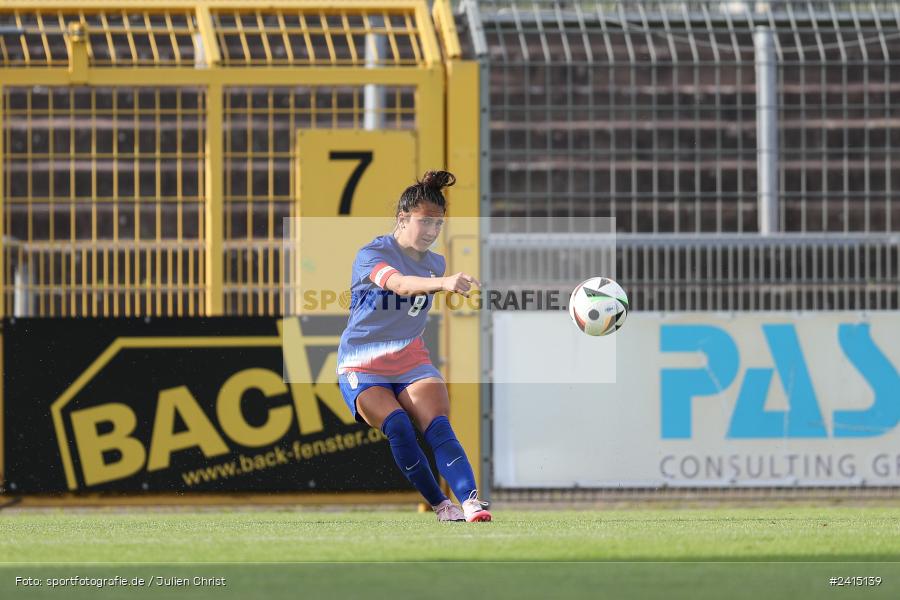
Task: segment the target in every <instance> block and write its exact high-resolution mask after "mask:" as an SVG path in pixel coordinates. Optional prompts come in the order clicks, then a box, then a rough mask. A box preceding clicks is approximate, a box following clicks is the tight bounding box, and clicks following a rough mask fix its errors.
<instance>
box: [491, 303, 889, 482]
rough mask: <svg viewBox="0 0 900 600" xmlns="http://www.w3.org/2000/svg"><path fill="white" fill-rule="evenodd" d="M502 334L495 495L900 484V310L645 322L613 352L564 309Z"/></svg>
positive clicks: (500, 329) (497, 352)
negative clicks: (561, 372)
mask: <svg viewBox="0 0 900 600" xmlns="http://www.w3.org/2000/svg"><path fill="white" fill-rule="evenodd" d="M493 326H494V336H493V343H492V346H493V347H492V357H493V368H494V372H493V381H494V382H495V383H494V385H493V417H494V424H493V441H494V443H493V459H494V485H495V486H496V487H498V488H516V487H518V488H522V487H527V488H541V487H573V486H578V487H623V486H624V487H657V486H661V485H668V486H714V487H728V486H738V487H740V486H783V485H797V486H823V485H827V486H836V485H854V486H858V485H866V486H897V485H900V427H898V423H900V376H898V367H900V314H897V313H890V312H883V313H868V314H860V313H852V312H828V313H823V312H820V313H743V314H720V313H678V314H668V315H663V314H658V313H637V314H632V315H630V316H629V319H628V322H627V323H626V324H625V326H624V328H623V329H622V330H620V331H619V332H618V333H616V334H615V335H614V336H611V337H615V340H614V342H615V344H614V345H613V344H612V343H611V342H613V340H612V339H610V338H591V337H589V336H586V335H583V334H580V333H579V336H580V337H578V338H576V340H575V342H574V343H573V341H572V336H571V335H570V334H571V330H573V329H575V326H574V325H573V324H572V323H571V321H570V320H569V316H568V314H567V313H565V312H537V311H534V312H524V311H520V312H497V313H494V314H493ZM613 347H614V348H615V349H614V354H615V356H614V357H613V358H610V349H611V348H613ZM548 363H552V364H572V365H578V369H584V368H588V369H596V373H595V374H594V376H593V377H594V382H593V383H585V381H590V380H591V379H592V377H591V376H576V377H573V378H572V379H571V382H569V383H564V382H561V381H560V378H559V377H553V378H548V379H547V380H546V383H542V382H541V381H540V380H537V379H536V377H535V373H542V372H545V371H546V365H547V364H548ZM610 363H612V364H613V365H614V367H613V369H614V376H611V375H610V373H609V368H610V367H609V365H610ZM585 365H588V366H585ZM601 381H608V383H603V382H601Z"/></svg>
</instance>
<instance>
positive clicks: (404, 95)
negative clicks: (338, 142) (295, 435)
mask: <svg viewBox="0 0 900 600" xmlns="http://www.w3.org/2000/svg"><path fill="white" fill-rule="evenodd" d="M457 46H458V44H457ZM441 60H442V54H441V50H440V48H439V47H438V44H437V38H436V36H435V32H434V28H433V23H432V21H431V19H430V17H429V14H428V11H427V6H426V4H425V3H424V2H418V1H415V0H411V1H402V2H387V3H383V4H378V3H362V4H354V5H346V6H344V5H335V6H324V5H315V4H310V3H307V2H303V1H299V0H298V2H290V1H288V2H280V3H276V4H275V5H273V6H262V5H257V6H255V7H254V6H253V5H252V3H251V4H249V5H247V6H236V5H234V4H233V3H229V2H209V3H207V2H203V3H194V4H191V5H189V6H185V7H183V8H172V7H165V6H160V7H152V6H150V5H148V4H145V3H144V4H142V3H140V2H139V1H137V0H134V1H132V0H129V1H127V2H125V3H124V4H123V5H122V6H121V7H112V6H110V7H104V6H102V5H95V6H91V7H81V6H78V5H77V3H75V2H71V3H70V2H60V3H55V4H54V6H49V7H35V6H32V5H30V4H29V3H27V2H12V3H10V4H9V5H8V6H4V7H0V71H3V72H4V74H5V75H6V79H4V84H3V88H2V93H0V97H2V102H3V107H2V113H0V130H2V132H3V136H4V137H3V145H2V150H3V154H2V159H0V162H2V167H3V178H2V182H3V183H2V186H3V193H4V195H3V200H4V202H3V209H2V210H3V212H4V215H3V216H4V224H5V229H4V235H3V258H4V259H5V260H4V261H3V267H2V270H3V274H2V276H3V277H4V280H3V283H4V285H3V290H2V291H3V296H2V297H3V300H4V304H5V306H4V308H5V314H11V315H17V316H48V317H52V316H143V315H170V316H179V315H202V314H229V315H275V314H281V312H282V307H281V305H280V299H281V295H282V294H281V285H282V272H283V268H282V265H281V264H280V250H281V240H282V235H283V232H282V231H281V224H282V220H283V218H284V217H292V216H297V213H298V205H299V202H300V198H299V197H298V196H299V186H298V182H297V173H296V170H297V161H298V156H297V151H296V148H295V143H294V142H295V141H296V132H297V131H298V130H302V129H357V130H362V129H367V130H397V129H404V130H414V131H416V132H417V133H418V132H433V131H436V130H438V129H437V128H442V127H443V124H442V117H441V115H443V108H440V107H441V106H442V103H443V102H444V99H443V96H442V93H443V84H442V79H441V78H439V77H435V76H434V75H435V74H436V73H437V72H439V71H440V72H442V70H443V66H442V64H441ZM251 72H252V74H251ZM423 98H424V100H423ZM423 106H424V107H425V108H424V114H425V115H429V116H426V117H424V118H423V109H422V107H423ZM441 130H442V129H441ZM426 137H429V136H426ZM431 137H434V136H433V135H432V136H431ZM438 145H440V144H438ZM420 154H421V155H422V156H425V155H427V156H431V155H433V153H432V152H428V153H426V152H424V151H422V152H420Z"/></svg>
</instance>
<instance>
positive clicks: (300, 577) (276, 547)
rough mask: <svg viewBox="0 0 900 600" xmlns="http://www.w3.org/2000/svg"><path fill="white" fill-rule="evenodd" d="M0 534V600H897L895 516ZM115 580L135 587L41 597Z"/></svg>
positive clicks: (54, 529) (154, 515)
mask: <svg viewBox="0 0 900 600" xmlns="http://www.w3.org/2000/svg"><path fill="white" fill-rule="evenodd" d="M0 531H2V534H0V556H2V557H3V565H2V567H0V569H2V572H0V578H2V582H0V597H3V598H7V597H11V596H10V595H9V594H15V595H16V596H17V597H18V596H22V597H32V598H39V597H46V598H50V597H55V598H58V597H61V594H64V595H65V596H66V597H67V598H74V597H84V598H88V597H90V598H105V597H108V598H118V597H127V598H132V597H138V596H140V597H150V596H153V597H161V596H162V595H166V597H169V596H171V597H185V598H188V597H189V598H242V597H249V595H252V596H254V597H256V596H258V595H259V594H264V596H261V597H266V598H280V597H289V598H331V597H335V598H348V599H349V598H369V599H371V598H382V597H384V598H391V599H392V600H393V599H397V598H427V599H429V600H430V599H434V598H454V599H459V598H467V599H468V598H517V599H522V598H680V597H684V598H723V597H726V598H729V600H730V599H734V598H749V599H753V600H771V599H773V598H791V599H798V598H807V597H808V598H820V597H827V596H834V597H840V598H842V599H843V598H847V597H865V598H896V597H900V508H885V507H882V508H873V507H866V508H861V507H823V508H813V507H804V508H799V507H788V508H741V509H738V508H716V509H677V510H676V509H659V510H649V509H635V510H569V511H527V512H526V511H520V510H504V509H503V508H502V507H497V508H496V511H495V520H494V521H493V522H492V523H473V524H469V523H437V522H436V521H435V520H434V517H433V515H431V514H417V513H414V512H411V511H380V512H372V511H369V510H342V511H321V510H296V511H295V510H284V511H279V510H272V509H266V508H260V509H258V510H246V509H239V510H229V509H222V510H204V511H186V510H185V511H181V510H179V511H174V512H159V511H141V510H140V509H132V510H129V511H125V512H123V511H119V510H103V509H98V510H90V511H84V510H82V511H77V512H65V511H62V510H59V511H28V510H12V511H10V510H7V511H4V512H0ZM115 575H119V576H120V577H122V578H135V577H138V578H143V579H144V580H145V582H148V581H149V583H147V584H146V585H145V586H144V587H136V586H130V589H127V591H126V588H124V587H116V588H112V587H104V588H97V587H88V586H77V587H73V586H70V585H69V584H67V585H66V588H65V589H59V588H57V589H51V588H50V587H48V580H49V578H59V579H65V578H68V577H73V576H76V577H87V578H95V579H96V578H101V577H105V578H109V577H113V576H115ZM16 577H34V578H38V579H40V580H41V581H43V582H44V583H43V585H42V586H26V585H23V584H22V583H19V584H18V585H17V584H16ZM156 577H168V578H170V580H169V581H168V584H167V585H163V584H162V583H160V584H156V583H155V582H156V581H157V580H155V578H156ZM173 577H180V578H183V579H187V580H188V581H190V580H192V578H194V577H207V578H210V579H213V578H216V577H224V578H225V580H226V582H227V584H226V585H225V586H221V585H219V586H202V585H193V584H191V585H186V586H174V585H172V583H173V581H174V580H171V578H173ZM831 577H837V578H845V579H846V578H848V577H853V578H856V577H880V578H881V582H880V584H879V585H859V584H858V583H857V581H858V580H855V579H854V584H853V585H849V586H848V585H844V586H838V585H831V583H830V578H831ZM163 583H165V580H163Z"/></svg>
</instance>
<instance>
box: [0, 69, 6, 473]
mask: <svg viewBox="0 0 900 600" xmlns="http://www.w3.org/2000/svg"><path fill="white" fill-rule="evenodd" d="M5 116H6V96H5V93H4V89H3V86H0V318H2V317H5V316H6V243H5V242H4V240H5V236H6V202H5V199H6V187H5V185H4V180H3V175H4V173H3V170H4V168H5V164H6V161H5V156H6V154H5V153H6V133H5V132H4V129H3V118H4V117H5ZM5 377H6V373H4V372H3V334H2V330H0V484H5V483H6V478H5V474H6V457H5V456H4V454H3V448H5V447H6V440H5V439H4V437H3V436H4V435H5V432H6V427H4V425H3V414H4V411H5V410H6V409H5V408H4V406H3V380H4V378H5Z"/></svg>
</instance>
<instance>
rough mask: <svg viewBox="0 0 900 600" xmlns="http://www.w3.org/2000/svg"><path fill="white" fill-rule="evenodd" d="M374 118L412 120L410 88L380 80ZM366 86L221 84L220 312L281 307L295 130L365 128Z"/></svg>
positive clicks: (293, 206) (292, 205) (397, 123)
mask: <svg viewBox="0 0 900 600" xmlns="http://www.w3.org/2000/svg"><path fill="white" fill-rule="evenodd" d="M380 92H381V94H382V96H383V100H384V101H383V103H382V104H381V105H380V106H379V107H378V108H377V109H374V110H375V112H376V114H375V115H373V117H374V119H373V120H375V121H377V122H378V123H379V125H381V128H383V129H388V130H397V129H407V130H412V129H415V127H416V102H415V88H414V87H411V86H381V90H380ZM364 94H365V86H298V87H291V88H288V87H277V88H264V87H248V88H237V87H229V88H227V89H226V90H225V110H224V130H223V133H224V145H225V149H224V162H225V194H224V211H225V240H226V241H225V245H224V249H225V257H226V258H225V283H224V292H225V313H226V314H236V315H244V314H248V315H266V314H281V312H282V306H281V302H282V290H281V286H282V283H283V282H282V279H281V273H282V265H281V249H282V238H283V235H284V233H285V232H284V231H283V225H282V224H283V220H284V218H285V217H296V216H298V215H297V206H298V204H297V201H298V199H297V183H296V169H295V164H296V163H295V161H296V159H297V156H295V153H296V145H295V143H294V142H295V138H296V132H297V131H298V130H301V129H363V128H364V121H365V119H366V116H367V113H370V112H372V110H373V109H372V108H371V107H370V108H367V107H366V104H365V101H364Z"/></svg>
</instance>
